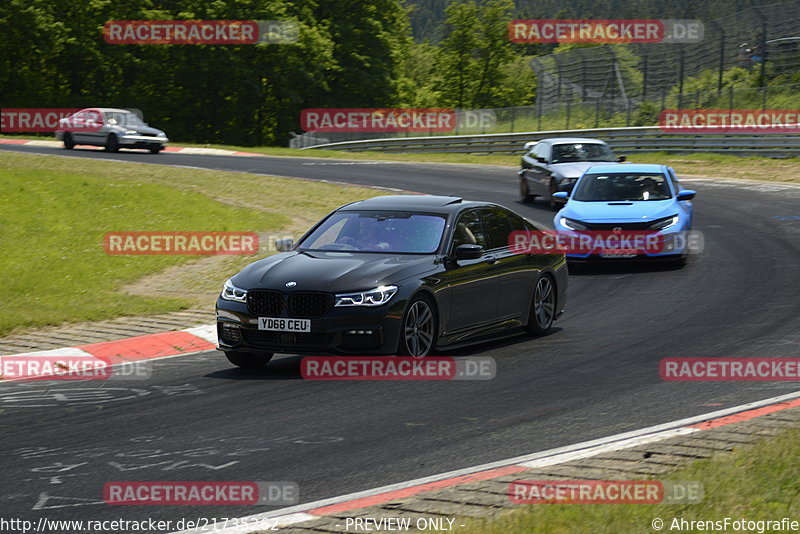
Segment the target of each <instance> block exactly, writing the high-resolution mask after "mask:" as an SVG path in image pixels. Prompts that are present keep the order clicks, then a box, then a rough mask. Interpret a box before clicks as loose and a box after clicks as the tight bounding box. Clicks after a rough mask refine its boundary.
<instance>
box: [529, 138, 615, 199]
mask: <svg viewBox="0 0 800 534" xmlns="http://www.w3.org/2000/svg"><path fill="white" fill-rule="evenodd" d="M623 161H625V156H620V157H616V156H615V155H614V153H613V152H612V151H611V148H610V147H609V146H608V145H607V144H606V143H605V141H601V140H600V139H585V138H579V137H564V138H552V139H542V140H541V141H538V142H534V143H527V144H526V145H525V153H524V154H523V156H522V162H521V164H520V167H521V168H520V170H519V172H518V174H519V196H520V199H521V200H522V201H523V202H531V201H533V199H534V198H535V197H539V196H541V197H545V198H546V199H547V201H548V202H549V203H550V207H551V208H554V209H555V208H557V207H558V208H560V207H561V206H562V205H563V204H564V202H563V201H559V200H556V199H554V198H553V193H557V192H559V191H570V190H571V189H572V187H573V186H574V185H575V182H577V181H578V178H580V177H581V175H582V174H583V173H584V171H586V169H588V168H589V167H591V166H592V165H598V164H603V163H605V164H608V163H612V162H623Z"/></svg>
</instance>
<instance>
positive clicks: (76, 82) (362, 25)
mask: <svg viewBox="0 0 800 534" xmlns="http://www.w3.org/2000/svg"><path fill="white" fill-rule="evenodd" d="M407 18H408V17H407V13H406V10H405V8H404V7H403V6H402V5H401V3H400V0H375V1H371V2H360V1H358V0H326V1H325V2H317V1H316V0H313V1H304V2H292V1H288V0H238V1H236V2H233V1H216V2H206V1H205V0H186V1H183V2H163V3H162V2H154V1H152V0H145V1H143V2H132V1H130V0H125V1H121V2H111V1H110V0H87V1H81V2H63V1H60V0H7V1H6V2H3V3H2V4H0V25H1V27H2V31H0V94H2V95H3V101H2V105H3V107H75V108H80V107H87V106H115V107H134V108H139V109H142V110H143V111H144V113H145V118H146V120H148V121H149V122H151V123H152V124H153V125H155V126H158V127H161V128H163V129H164V130H165V131H167V133H168V135H169V136H170V137H171V138H173V139H181V140H185V141H197V142H212V141H215V142H227V143H236V144H241V145H263V144H270V143H280V144H283V143H285V141H286V138H287V136H288V132H290V131H292V130H297V129H298V122H299V116H300V111H301V110H302V109H304V108H308V107H334V106H340V107H344V106H351V107H368V106H375V107H384V106H393V105H396V104H398V103H399V99H400V88H401V83H402V76H401V75H402V71H403V68H404V61H405V57H406V50H407V47H408V46H409V45H410V37H409V35H410V33H409V32H410V30H409V28H408V23H407ZM111 20H260V21H267V20H285V21H293V22H296V23H297V24H298V25H299V27H300V35H299V40H298V42H296V43H292V44H267V43H260V44H257V45H119V44H108V43H106V42H105V41H104V40H103V38H102V33H101V30H102V27H103V25H104V24H105V23H106V22H107V21H111Z"/></svg>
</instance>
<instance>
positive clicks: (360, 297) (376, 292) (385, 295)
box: [336, 286, 397, 307]
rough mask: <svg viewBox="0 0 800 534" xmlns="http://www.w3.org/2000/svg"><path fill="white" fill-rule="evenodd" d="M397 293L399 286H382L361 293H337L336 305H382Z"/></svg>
mask: <svg viewBox="0 0 800 534" xmlns="http://www.w3.org/2000/svg"><path fill="white" fill-rule="evenodd" d="M395 293H397V286H380V287H376V288H375V289H370V290H369V291H362V292H359V293H341V294H338V295H336V306H339V307H341V306H382V305H383V304H386V303H387V302H389V300H391V298H392V297H393V296H394V295H395Z"/></svg>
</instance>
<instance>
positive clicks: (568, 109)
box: [564, 99, 572, 130]
mask: <svg viewBox="0 0 800 534" xmlns="http://www.w3.org/2000/svg"><path fill="white" fill-rule="evenodd" d="M571 104H572V99H570V100H567V122H566V124H565V125H564V129H565V130H569V112H570V108H571V107H572V106H571Z"/></svg>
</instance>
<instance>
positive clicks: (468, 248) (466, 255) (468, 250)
mask: <svg viewBox="0 0 800 534" xmlns="http://www.w3.org/2000/svg"><path fill="white" fill-rule="evenodd" d="M481 256H483V247H482V246H480V245H472V244H469V243H465V244H463V245H458V246H457V247H456V259H457V260H477V259H478V258H480V257H481Z"/></svg>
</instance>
